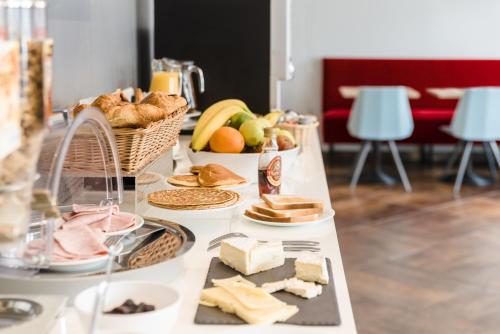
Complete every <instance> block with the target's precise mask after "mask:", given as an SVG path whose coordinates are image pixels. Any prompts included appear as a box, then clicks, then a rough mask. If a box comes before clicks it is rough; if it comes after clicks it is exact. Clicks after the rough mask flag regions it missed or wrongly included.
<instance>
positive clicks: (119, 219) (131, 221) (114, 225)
mask: <svg viewBox="0 0 500 334" xmlns="http://www.w3.org/2000/svg"><path fill="white" fill-rule="evenodd" d="M134 225H135V217H134V216H125V215H121V214H119V213H117V214H115V215H112V216H111V224H110V227H109V230H108V231H107V232H116V231H121V230H124V229H127V228H129V227H132V226H134Z"/></svg>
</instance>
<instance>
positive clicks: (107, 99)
mask: <svg viewBox="0 0 500 334" xmlns="http://www.w3.org/2000/svg"><path fill="white" fill-rule="evenodd" d="M120 102H122V98H121V93H120V92H119V91H117V92H115V93H112V94H106V95H100V96H98V97H97V99H95V100H94V102H92V106H94V107H98V108H99V109H101V110H103V111H104V110H106V109H108V108H110V107H114V106H116V105H118V104H120Z"/></svg>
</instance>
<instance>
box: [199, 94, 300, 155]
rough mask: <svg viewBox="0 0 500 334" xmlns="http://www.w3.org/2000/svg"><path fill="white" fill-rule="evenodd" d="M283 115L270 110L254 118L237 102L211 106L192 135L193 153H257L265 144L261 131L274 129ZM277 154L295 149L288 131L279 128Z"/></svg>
mask: <svg viewBox="0 0 500 334" xmlns="http://www.w3.org/2000/svg"><path fill="white" fill-rule="evenodd" d="M284 115H285V113H284V112H283V111H280V110H273V111H271V112H269V113H268V114H266V115H264V116H257V115H255V114H254V113H252V112H251V111H250V109H249V108H248V107H247V105H246V104H245V103H244V102H243V101H241V100H238V99H227V100H222V101H219V102H216V103H214V104H213V105H211V106H210V107H209V108H207V109H206V110H205V112H203V114H202V115H201V117H200V119H199V120H198V123H197V124H196V127H195V129H194V132H193V137H192V140H191V148H192V149H193V151H195V152H196V151H211V152H217V153H256V152H260V149H261V146H262V143H263V141H264V129H265V128H268V127H275V126H277V124H278V122H280V120H281V119H282V118H283V116H284ZM276 139H277V141H278V146H279V149H280V151H284V150H289V149H292V148H294V147H295V146H296V141H295V138H294V136H293V135H292V133H291V132H289V131H287V130H284V129H280V130H279V131H278V135H277V138H276Z"/></svg>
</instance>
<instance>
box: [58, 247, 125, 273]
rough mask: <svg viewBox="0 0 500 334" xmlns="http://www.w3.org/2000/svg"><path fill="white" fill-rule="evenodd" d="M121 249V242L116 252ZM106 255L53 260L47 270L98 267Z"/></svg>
mask: <svg viewBox="0 0 500 334" xmlns="http://www.w3.org/2000/svg"><path fill="white" fill-rule="evenodd" d="M121 251H123V244H122V243H120V244H119V245H118V253H120V252H121ZM107 258H108V255H101V256H96V257H93V258H90V259H84V260H67V261H53V262H51V263H50V265H49V268H48V270H50V271H57V272H82V271H91V270H95V269H99V268H101V267H103V266H104V265H105V264H106V260H107Z"/></svg>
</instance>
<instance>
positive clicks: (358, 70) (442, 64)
mask: <svg viewBox="0 0 500 334" xmlns="http://www.w3.org/2000/svg"><path fill="white" fill-rule="evenodd" d="M363 85H365V86H370V85H390V86H392V85H403V86H409V87H412V88H414V89H416V90H418V91H419V92H420V94H421V97H420V99H415V100H410V104H411V107H412V113H413V119H414V122H415V130H414V132H413V135H412V136H411V137H410V138H409V139H407V140H406V142H409V143H418V144H433V143H451V142H455V140H453V139H452V138H451V137H449V136H448V135H446V134H444V133H443V132H441V131H440V130H439V127H440V126H441V125H446V124H449V123H450V120H451V118H452V116H453V111H454V108H455V106H456V103H457V101H456V100H440V99H438V98H436V97H434V96H432V95H430V94H429V93H427V92H426V89H427V88H443V87H474V86H500V60H448V59H439V60H437V59H347V58H342V59H340V58H326V59H323V137H324V138H323V139H324V142H325V143H329V144H332V143H349V142H355V141H357V140H356V139H355V138H353V137H351V136H350V135H349V133H348V132H347V127H346V126H347V119H348V118H349V113H350V108H351V105H352V102H353V100H351V99H344V98H343V97H342V96H341V95H340V93H339V86H363Z"/></svg>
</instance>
